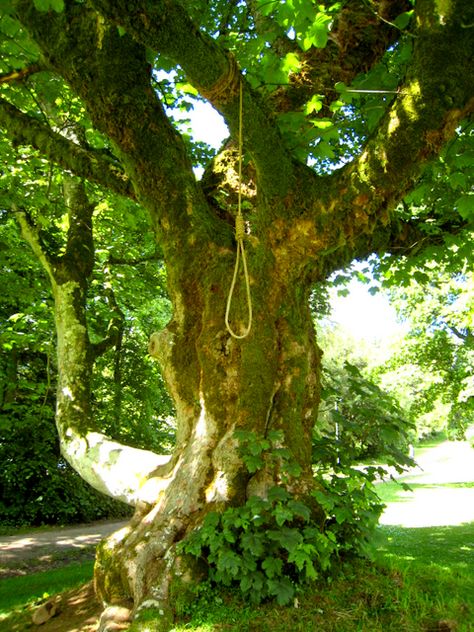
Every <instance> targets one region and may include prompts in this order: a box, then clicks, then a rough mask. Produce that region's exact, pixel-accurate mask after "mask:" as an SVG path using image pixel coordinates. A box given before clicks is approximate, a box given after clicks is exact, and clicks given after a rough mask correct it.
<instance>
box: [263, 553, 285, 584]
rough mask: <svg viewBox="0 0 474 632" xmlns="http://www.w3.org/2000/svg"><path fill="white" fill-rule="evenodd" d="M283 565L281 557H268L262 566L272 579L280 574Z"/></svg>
mask: <svg viewBox="0 0 474 632" xmlns="http://www.w3.org/2000/svg"><path fill="white" fill-rule="evenodd" d="M282 567H283V562H282V560H281V559H280V558H279V557H266V558H265V559H264V560H263V562H262V568H263V570H264V571H265V573H266V574H267V576H268V577H270V579H271V578H273V577H275V576H276V575H280V574H281V569H282Z"/></svg>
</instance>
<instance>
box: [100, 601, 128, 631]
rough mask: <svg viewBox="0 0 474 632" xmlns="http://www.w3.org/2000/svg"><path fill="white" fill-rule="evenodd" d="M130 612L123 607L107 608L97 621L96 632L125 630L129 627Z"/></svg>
mask: <svg viewBox="0 0 474 632" xmlns="http://www.w3.org/2000/svg"><path fill="white" fill-rule="evenodd" d="M130 620H131V610H130V609H129V608H125V607H123V606H109V607H108V608H106V609H105V610H104V611H103V612H102V614H101V616H100V620H99V627H98V630H97V632H116V631H118V630H126V629H127V628H128V627H129V625H130Z"/></svg>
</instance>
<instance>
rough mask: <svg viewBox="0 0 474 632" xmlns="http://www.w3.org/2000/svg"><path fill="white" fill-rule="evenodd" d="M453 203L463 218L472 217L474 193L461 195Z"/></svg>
mask: <svg viewBox="0 0 474 632" xmlns="http://www.w3.org/2000/svg"><path fill="white" fill-rule="evenodd" d="M454 204H455V206H456V208H457V210H458V213H459V215H460V216H461V217H462V218H463V219H466V220H469V219H471V218H472V219H474V194H469V193H466V194H465V195H461V196H460V197H458V199H457V200H456V201H455V203H454Z"/></svg>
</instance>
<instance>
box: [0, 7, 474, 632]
mask: <svg viewBox="0 0 474 632" xmlns="http://www.w3.org/2000/svg"><path fill="white" fill-rule="evenodd" d="M13 4H14V5H15V7H16V11H17V18H18V20H19V21H20V22H21V23H22V24H23V25H24V26H25V28H26V29H27V30H28V31H29V33H30V35H31V37H32V38H33V39H34V40H35V42H36V44H37V45H38V47H39V49H40V51H41V64H42V65H41V67H42V68H44V69H46V70H47V71H49V72H53V73H56V74H59V75H61V76H62V77H63V78H64V79H65V80H66V81H67V82H68V84H69V85H70V87H71V88H72V90H73V91H74V93H75V94H77V95H78V96H79V97H80V98H81V99H82V101H83V103H84V104H85V106H86V108H87V110H88V113H89V115H90V117H91V120H92V122H93V124H94V126H95V128H96V129H97V130H99V131H100V132H101V133H102V134H104V135H105V136H106V137H107V138H108V140H109V141H110V143H111V147H112V150H113V155H110V156H105V154H103V153H100V152H97V151H94V150H92V149H91V148H86V149H84V148H79V147H78V146H77V145H74V144H71V143H70V144H69V146H68V147H67V148H66V147H65V145H64V142H65V141H64V139H62V138H58V137H57V136H55V135H54V134H52V133H51V131H50V130H48V128H46V127H43V128H41V126H40V125H39V123H38V120H37V119H35V118H33V117H30V116H28V115H26V114H25V113H23V112H20V111H19V110H18V108H15V106H13V105H12V104H5V103H0V116H1V120H2V122H3V123H4V125H5V127H6V128H7V129H8V131H9V133H10V135H11V137H12V138H13V139H15V140H16V141H17V142H21V143H30V144H32V145H33V146H34V147H37V148H38V149H40V150H41V151H43V152H44V154H45V155H46V156H48V157H49V158H51V159H52V160H54V161H55V162H57V163H58V164H60V165H62V166H63V167H65V168H67V169H70V170H72V171H73V172H74V173H77V174H79V175H81V176H82V177H86V178H90V179H91V180H92V181H95V182H98V183H99V184H102V185H103V186H106V187H108V188H110V189H111V190H113V191H116V192H118V193H120V194H122V195H128V196H129V197H132V198H134V199H136V200H137V201H138V202H139V203H141V204H142V205H144V206H145V207H146V208H147V209H148V210H149V212H150V216H151V218H152V221H153V224H154V228H155V232H156V236H157V241H158V242H159V244H160V246H161V248H162V251H163V256H164V260H165V263H166V266H167V271H168V284H169V293H170V297H171V300H172V302H173V306H174V315H173V318H172V321H171V322H170V323H169V325H168V326H167V327H166V329H164V330H163V331H161V332H157V333H156V334H154V335H153V336H152V338H151V341H150V352H151V353H152V355H153V356H154V357H156V358H157V360H158V361H159V362H160V364H161V367H162V370H163V374H164V376H165V379H166V381H167V384H168V387H169V390H170V393H171V395H172V396H173V398H174V401H175V405H176V410H177V424H178V427H177V441H176V449H175V451H174V453H173V455H172V457H171V458H170V459H167V458H162V457H160V456H159V455H152V454H151V453H147V452H146V451H132V450H128V451H127V450H126V448H125V447H124V446H120V445H119V444H117V443H115V442H111V441H109V440H108V439H107V438H105V437H104V436H103V435H100V433H98V432H97V429H95V428H94V425H93V422H92V420H91V419H90V411H89V410H88V404H87V389H88V384H89V372H90V362H91V357H90V345H89V342H88V340H87V335H86V334H87V332H86V330H85V325H84V322H83V312H82V311H81V310H83V305H84V292H85V285H84V282H83V278H84V276H86V275H87V271H86V270H83V271H82V272H81V271H79V273H78V275H76V276H67V278H66V279H65V278H64V277H61V271H60V270H58V271H53V272H52V273H50V276H51V278H52V283H53V287H54V288H55V298H56V300H57V313H58V318H57V328H58V344H59V351H58V354H59V372H60V377H59V380H60V393H59V400H58V419H59V420H60V421H59V422H58V425H59V430H60V435H61V436H62V438H63V446H64V450H65V452H66V454H67V456H68V458H69V460H70V461H71V462H72V463H73V464H74V465H75V467H76V468H77V469H78V470H79V471H80V472H81V473H82V474H83V476H84V477H85V478H86V479H87V480H89V481H90V482H91V483H92V484H94V485H95V486H97V487H98V488H99V489H102V490H103V491H105V492H107V493H110V494H112V495H115V496H118V497H121V498H122V499H124V500H126V501H127V502H130V503H131V504H134V505H136V508H137V511H136V513H135V517H134V519H133V520H132V522H131V523H130V525H129V526H128V527H126V528H125V529H124V530H123V531H122V532H120V533H118V534H116V535H115V536H113V537H112V538H110V539H109V540H108V541H107V542H106V543H105V544H104V545H103V546H102V547H101V549H100V551H99V554H98V560H97V566H96V587H97V591H98V594H99V596H100V598H101V599H102V601H103V602H104V605H110V604H123V605H129V606H131V607H133V608H135V609H137V608H139V607H140V605H142V604H144V603H150V600H151V603H153V604H155V605H157V606H158V607H159V609H161V610H163V612H164V613H165V614H166V610H167V606H166V604H167V599H168V596H169V586H170V581H172V579H173V577H176V576H177V575H179V574H180V573H184V569H183V568H182V567H181V566H180V564H181V560H180V558H179V557H177V556H176V551H175V548H176V543H177V542H179V541H180V540H182V538H183V537H184V536H185V534H186V533H187V532H188V531H189V530H190V529H191V528H194V527H196V526H197V525H199V524H200V521H201V520H202V518H203V516H204V515H205V514H206V512H208V511H209V510H210V509H212V508H222V507H225V506H226V505H228V504H239V503H242V502H243V501H244V500H245V499H246V498H247V497H248V496H249V495H250V494H255V493H257V494H262V495H263V494H265V491H266V489H267V488H268V486H269V485H272V484H273V483H274V482H278V481H279V475H280V473H279V472H278V471H276V470H275V468H274V466H272V467H271V468H268V469H267V470H265V469H264V470H263V471H261V472H259V473H258V474H257V475H255V476H253V477H251V476H249V474H248V473H247V471H246V469H245V468H244V467H243V464H242V461H241V458H240V455H239V451H238V446H237V442H236V439H235V435H234V432H235V430H236V429H250V430H252V431H254V432H256V433H259V434H262V435H265V434H266V433H267V432H268V430H269V429H278V430H281V431H282V433H283V437H284V439H283V442H284V445H285V447H287V448H288V449H289V451H290V453H291V454H292V457H293V458H294V459H295V460H296V461H297V462H298V463H299V465H300V467H301V475H300V476H299V477H297V478H294V479H293V480H291V481H290V482H289V483H288V484H289V485H290V486H291V488H292V491H294V492H295V493H297V494H305V493H307V492H308V491H309V490H310V489H311V485H312V477H311V431H312V427H313V424H314V422H315V419H316V413H317V408H318V402H319V395H320V386H319V371H320V355H321V354H320V351H319V349H318V347H317V344H316V340H315V332H314V330H313V324H312V322H311V315H310V312H309V308H308V299H309V293H310V290H311V288H312V286H313V284H314V283H315V282H316V281H320V280H323V279H325V278H326V277H327V275H328V274H330V273H331V272H333V271H334V270H336V269H338V268H340V267H342V266H344V265H346V264H348V263H349V262H350V261H351V260H353V259H354V258H357V257H366V256H368V255H369V254H371V253H374V252H379V253H380V252H386V251H390V250H395V249H396V250H397V251H398V252H401V253H403V252H409V251H410V249H411V247H412V246H413V244H414V243H415V242H416V241H417V240H418V238H419V235H420V233H419V228H418V226H417V225H416V222H411V221H404V220H403V219H402V218H400V216H397V215H396V214H395V213H394V206H395V203H396V202H397V201H398V200H399V199H400V198H401V197H402V196H403V195H404V194H405V193H406V192H407V191H408V190H409V189H410V188H411V187H412V186H413V183H414V182H415V180H416V178H417V177H418V175H419V172H420V168H421V166H422V165H423V164H424V162H426V161H427V160H428V159H429V158H431V157H433V156H435V155H437V153H439V151H440V149H441V147H442V146H443V144H444V143H445V142H446V140H447V139H448V138H450V137H451V136H452V134H453V133H454V130H455V128H456V126H457V125H458V124H459V122H460V121H461V120H462V119H463V118H464V117H465V116H467V115H468V114H470V113H472V112H473V110H474V98H473V86H472V77H470V76H469V73H466V72H465V68H467V67H469V64H470V63H471V59H472V53H473V51H472V48H473V46H472V29H471V30H470V29H469V28H468V27H469V24H472V21H471V22H469V19H470V18H469V19H467V18H466V17H465V16H466V15H470V10H469V7H470V0H456V1H453V2H446V3H438V2H435V0H433V1H431V0H420V1H419V2H417V16H416V27H415V29H416V37H415V38H414V52H413V58H412V61H411V64H410V67H409V69H408V72H407V75H406V78H405V82H404V85H403V90H401V91H400V93H399V94H398V96H397V98H396V99H394V101H393V103H392V105H391V106H390V107H388V108H387V111H386V114H385V115H384V116H383V117H382V118H381V120H380V122H379V124H378V127H377V128H376V129H375V130H374V132H373V134H372V135H371V137H370V138H369V139H368V140H367V142H366V144H365V147H364V150H363V151H361V152H360V155H358V157H356V158H354V160H353V161H352V162H351V163H350V164H348V165H346V166H345V167H344V168H341V169H339V170H338V171H335V172H334V173H333V174H332V175H330V176H318V175H316V173H315V172H314V171H313V170H312V169H310V168H309V167H307V166H306V165H305V164H302V163H298V162H297V161H296V159H295V158H294V157H293V155H292V153H291V151H290V149H289V147H288V143H287V140H285V138H284V137H283V136H282V135H281V134H280V132H279V130H278V126H277V125H276V124H275V117H277V116H278V115H279V114H280V113H282V112H285V111H291V110H292V109H298V108H299V107H300V106H301V103H304V102H306V101H307V97H308V94H314V93H318V91H324V90H332V89H333V86H334V82H335V81H340V80H343V81H345V82H346V83H350V81H351V80H352V79H353V78H354V77H355V76H356V74H357V73H358V72H360V71H362V70H365V69H367V68H370V67H372V66H373V65H374V64H376V63H377V62H378V61H379V60H380V58H381V55H382V54H383V52H384V51H386V50H387V48H389V47H390V46H392V45H393V44H394V42H395V41H396V40H397V37H398V35H399V31H398V30H397V29H394V28H392V27H390V20H393V19H394V18H395V17H396V16H397V15H398V12H400V11H403V10H408V9H409V8H410V7H411V5H410V3H405V2H403V1H401V2H395V3H385V2H379V3H375V4H376V5H377V7H378V9H379V10H380V12H381V15H382V18H383V20H381V24H382V26H380V25H378V26H377V24H378V23H377V24H376V25H375V26H374V13H373V11H372V8H368V7H367V5H366V3H364V2H360V3H359V2H351V3H347V6H345V7H344V8H343V10H342V11H341V17H340V19H339V21H338V22H337V24H336V25H335V27H334V29H333V31H332V38H331V41H330V42H329V43H328V46H327V47H326V48H325V49H321V50H319V49H318V50H316V49H314V48H313V49H311V51H310V52H309V53H308V55H306V58H305V63H306V64H308V72H307V73H306V74H305V80H304V81H302V82H301V85H299V84H298V80H295V82H294V83H291V82H290V84H289V86H288V89H286V88H282V90H280V91H277V92H275V93H272V94H271V95H270V96H269V97H268V99H266V98H265V97H263V96H262V95H261V94H260V93H259V92H257V91H255V90H253V89H252V88H251V87H250V85H249V84H248V83H247V82H246V80H245V77H244V76H243V75H241V73H240V72H239V70H238V67H237V63H236V60H235V58H234V56H233V55H231V54H229V53H228V52H227V51H226V49H225V48H224V46H222V45H221V44H220V43H218V42H216V41H214V40H213V39H211V38H210V37H209V36H208V35H207V34H206V32H205V30H199V29H198V28H197V27H196V25H195V24H194V23H193V22H192V20H191V19H190V17H189V16H188V15H187V13H186V11H185V9H184V8H183V7H182V6H181V5H179V4H177V3H173V2H151V1H147V0H141V1H140V2H137V3H133V7H134V8H133V10H132V8H130V3H128V2H124V1H122V0H120V1H117V0H91V1H90V2H89V3H87V4H84V3H76V2H72V1H71V2H66V3H65V10H64V12H60V13H53V12H52V11H50V12H41V11H37V9H36V8H35V5H34V2H32V1H30V0H14V2H13ZM441 4H442V5H443V6H442V7H441ZM387 5H391V7H392V8H390V6H389V7H388V8H387ZM384 12H385V13H384ZM466 12H467V13H466ZM466 20H467V22H466ZM466 24H467V26H466ZM117 26H118V27H120V29H117ZM369 27H370V28H369ZM124 31H125V32H124ZM364 38H365V39H364ZM362 41H363V42H364V46H363V47H361V46H359V44H360V42H362ZM351 47H354V48H357V55H355V56H354V58H353V62H354V63H353V64H351V63H348V56H347V50H350V48H351ZM147 48H148V49H152V50H154V51H157V52H159V53H160V54H162V55H163V56H165V57H166V58H169V59H172V60H173V61H174V62H175V63H177V64H179V65H180V67H181V68H182V69H183V70H184V72H185V73H186V75H187V78H188V80H189V81H190V83H192V84H193V85H194V86H195V87H196V88H197V89H198V90H199V92H200V93H201V95H203V96H204V97H205V98H206V99H208V100H209V101H210V102H211V103H212V104H213V105H214V106H215V107H216V108H217V109H218V110H219V111H220V112H221V114H222V115H223V116H224V117H225V119H226V121H227V123H228V125H229V129H230V133H231V136H232V137H233V138H234V139H236V138H237V135H238V134H237V131H238V125H239V84H240V82H242V84H243V112H244V116H243V118H244V147H245V151H246V154H247V156H248V158H249V163H250V167H249V173H250V170H251V171H252V176H251V177H252V180H253V184H254V185H255V187H252V186H248V187H247V188H246V192H245V197H246V201H247V202H248V206H249V207H250V208H251V210H247V211H246V220H247V221H248V222H249V225H250V234H249V236H248V238H247V239H246V252H247V258H248V268H249V274H250V282H251V295H252V302H253V314H254V318H253V323H252V329H251V332H250V335H249V336H248V338H245V339H244V340H240V341H239V340H235V339H234V338H232V337H231V336H230V334H229V333H228V332H227V330H226V328H225V325H224V314H225V306H226V300H227V295H228V291H229V285H230V280H231V278H232V270H233V265H234V257H235V240H234V234H233V230H234V228H233V219H234V217H235V204H234V203H233V201H234V200H235V172H233V170H232V164H233V162H234V158H235V152H232V149H231V148H226V149H225V150H223V151H222V152H221V154H220V156H219V157H218V159H216V161H215V162H214V163H213V164H212V165H210V166H209V169H208V172H207V173H206V175H205V177H204V179H203V181H202V183H201V182H197V181H196V179H195V177H194V175H193V172H192V168H191V162H190V159H189V157H188V155H187V150H186V146H185V143H184V141H183V139H182V138H181V137H180V136H179V134H178V133H177V132H176V131H175V129H174V128H173V126H172V125H171V123H170V121H169V120H168V118H167V116H166V112H165V109H164V107H163V105H162V104H161V103H160V101H159V98H158V95H157V93H156V91H154V90H153V89H152V78H153V77H152V74H151V72H150V67H149V64H148V61H147V55H146V51H147ZM362 51H364V52H362ZM237 52H238V51H236V54H237ZM359 57H360V59H359ZM35 71H36V70H35ZM440 77H442V78H443V91H442V92H441V91H440ZM324 82H329V84H327V85H326V84H325V83H324ZM447 94H449V99H447V98H446V95H447ZM226 152H227V153H226ZM247 175H248V178H250V175H249V174H247ZM249 184H250V183H249V182H246V185H249ZM222 190H225V191H226V196H227V197H226V199H227V200H228V201H230V202H229V203H228V204H226V207H225V208H222V206H221V204H220V203H219V200H221V199H222V197H223V196H222V195H221V192H222ZM33 242H34V239H33ZM37 250H38V249H37ZM38 256H39V257H40V258H41V257H43V259H44V253H41V252H39V251H38ZM47 266H51V262H50V261H47V260H46V261H45V267H47ZM58 274H59V275H60V276H59V277H58ZM68 274H72V268H70V267H69V268H68ZM246 314H247V308H246V302H245V292H244V289H243V286H242V283H241V284H240V286H239V288H238V290H237V293H236V295H235V298H234V302H233V311H232V314H231V320H232V322H233V323H234V327H235V329H237V330H238V331H240V330H241V329H240V328H241V327H242V326H243V325H245V322H246ZM61 372H62V373H61ZM73 388H74V389H76V390H74V391H73ZM81 389H83V390H82V391H81ZM81 392H82V394H81ZM71 393H73V397H71V395H70V394H71ZM78 402H79V405H78ZM68 433H69V434H68ZM127 455H128V456H127ZM125 456H127V458H125ZM133 485H135V486H136V490H135V493H134V490H133V489H132V488H133ZM165 618H166V617H165ZM164 625H166V624H164Z"/></svg>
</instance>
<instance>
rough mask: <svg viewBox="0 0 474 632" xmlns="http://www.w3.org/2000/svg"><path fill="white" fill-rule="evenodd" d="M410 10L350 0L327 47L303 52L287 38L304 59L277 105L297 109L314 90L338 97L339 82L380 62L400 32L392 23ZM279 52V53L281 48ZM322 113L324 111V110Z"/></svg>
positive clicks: (378, 0)
mask: <svg viewBox="0 0 474 632" xmlns="http://www.w3.org/2000/svg"><path fill="white" fill-rule="evenodd" d="M412 8H413V7H412V5H411V3H410V2H409V1H408V0H394V1H392V2H386V1H385V0H375V1H371V2H370V3H369V2H366V1H364V0H351V2H347V3H345V5H344V6H343V7H342V9H341V11H340V13H338V15H337V18H336V19H335V23H334V26H333V27H332V29H331V31H330V33H329V41H328V43H327V45H326V46H325V47H324V48H316V47H314V46H312V47H311V48H310V49H309V50H308V51H306V52H305V53H303V52H302V51H301V49H300V48H299V47H298V46H297V44H296V43H295V42H292V41H291V40H288V39H286V41H285V47H286V49H287V50H289V49H290V46H291V44H293V52H295V53H297V54H298V56H299V58H300V59H301V62H302V71H301V72H299V73H296V74H294V75H290V81H289V85H288V86H282V87H281V88H279V89H278V90H276V91H275V93H274V94H273V95H272V102H273V104H274V107H275V108H276V109H277V110H279V111H284V112H286V111H294V110H299V109H300V108H301V107H302V106H303V105H304V104H305V103H306V102H307V101H308V100H309V99H310V98H311V97H312V96H313V95H314V94H323V95H326V96H329V97H330V100H333V98H335V97H336V96H337V93H336V92H335V88H334V86H335V84H336V83H338V82H342V83H345V84H346V85H350V84H351V82H352V81H353V80H354V78H355V77H356V76H357V75H358V74H360V73H362V72H367V71H368V70H369V69H370V68H372V67H373V66H374V65H375V64H376V63H377V62H378V61H380V59H381V58H382V56H383V55H384V54H385V53H386V51H387V49H388V48H389V46H390V45H392V44H394V43H395V41H396V40H397V39H398V38H399V36H400V31H399V29H397V28H396V27H395V26H394V25H393V24H392V21H393V20H394V19H395V18H396V17H397V16H398V15H400V14H401V13H403V12H404V11H408V10H410V9H412ZM257 15H258V12H257ZM260 19H261V18H260ZM257 24H258V21H257ZM275 45H276V46H277V47H280V46H281V44H280V39H277V40H276V42H275V43H274V44H273V47H274V48H275ZM276 52H277V53H280V50H279V48H277V49H276ZM320 114H321V116H323V115H325V114H326V113H325V112H324V111H321V113H320ZM313 116H314V115H313Z"/></svg>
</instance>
